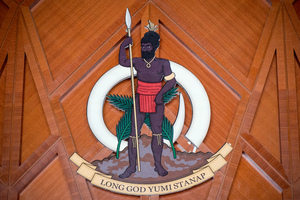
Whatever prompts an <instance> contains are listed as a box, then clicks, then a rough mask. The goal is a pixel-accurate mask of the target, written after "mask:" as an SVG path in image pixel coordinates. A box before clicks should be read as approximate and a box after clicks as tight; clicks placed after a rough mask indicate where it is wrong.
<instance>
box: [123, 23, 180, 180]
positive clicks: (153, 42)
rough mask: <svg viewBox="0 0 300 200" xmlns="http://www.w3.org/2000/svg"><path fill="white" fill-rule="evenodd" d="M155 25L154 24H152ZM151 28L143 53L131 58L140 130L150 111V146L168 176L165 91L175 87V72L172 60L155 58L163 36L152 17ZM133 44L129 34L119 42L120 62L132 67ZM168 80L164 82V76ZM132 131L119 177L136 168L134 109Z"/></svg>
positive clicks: (159, 170) (157, 166)
mask: <svg viewBox="0 0 300 200" xmlns="http://www.w3.org/2000/svg"><path fill="white" fill-rule="evenodd" d="M151 25H152V26H151ZM146 28H148V29H149V31H148V32H146V33H145V35H144V37H143V38H142V39H141V52H142V57H141V58H140V57H136V58H133V59H132V62H133V67H134V68H135V70H136V71H137V80H138V82H137V94H136V96H135V101H136V116H137V117H136V118H137V130H138V135H140V130H141V128H142V125H143V123H144V120H145V116H146V113H149V117H150V124H151V130H152V141H151V149H152V152H153V157H154V165H155V168H154V170H155V171H156V172H157V173H158V175H160V176H166V175H167V174H168V172H167V171H166V170H165V169H164V168H163V166H162V165H161V156H162V150H163V138H162V122H163V118H164V102H163V95H164V94H165V93H166V92H167V91H169V90H170V89H172V88H173V87H174V86H175V84H176V80H175V74H174V73H172V71H171V68H170V62H169V61H168V60H166V59H162V58H156V57H155V52H156V50H157V48H158V47H159V40H160V36H159V34H158V33H156V32H155V30H156V27H154V26H153V24H152V23H151V22H150V21H149V25H148V26H147V27H146ZM129 44H132V38H131V37H127V38H126V39H125V40H124V42H123V43H122V44H121V46H120V52H119V63H120V65H122V66H124V67H130V60H129V59H127V57H126V50H125V49H126V48H127V47H128V46H129ZM163 78H164V79H165V81H166V83H165V84H164V86H162V79H163ZM131 122H132V123H131V133H130V137H129V139H128V156H129V166H128V168H127V169H126V170H125V172H124V173H123V174H121V175H119V177H120V178H127V177H129V176H131V174H133V173H134V172H135V171H136V159H137V150H136V136H135V120H134V114H133V112H132V117H131Z"/></svg>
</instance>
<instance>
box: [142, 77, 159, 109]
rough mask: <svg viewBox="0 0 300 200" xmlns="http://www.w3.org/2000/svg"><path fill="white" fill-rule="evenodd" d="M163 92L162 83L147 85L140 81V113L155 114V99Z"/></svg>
mask: <svg viewBox="0 0 300 200" xmlns="http://www.w3.org/2000/svg"><path fill="white" fill-rule="evenodd" d="M160 90H161V82H159V83H145V82H142V81H139V80H138V87H137V93H138V94H139V97H140V111H141V112H145V113H155V107H156V103H155V101H154V100H155V97H156V95H157V93H158V92H159V91H160Z"/></svg>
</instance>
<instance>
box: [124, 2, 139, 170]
mask: <svg viewBox="0 0 300 200" xmlns="http://www.w3.org/2000/svg"><path fill="white" fill-rule="evenodd" d="M125 23H126V26H127V34H128V37H130V28H131V16H130V13H129V10H128V8H127V9H126V16H125ZM129 58H130V72H131V89H132V99H133V114H134V128H135V139H136V151H137V163H138V170H139V172H140V171H141V164H140V153H139V138H138V130H137V119H136V106H135V92H134V77H133V64H132V47H131V44H129Z"/></svg>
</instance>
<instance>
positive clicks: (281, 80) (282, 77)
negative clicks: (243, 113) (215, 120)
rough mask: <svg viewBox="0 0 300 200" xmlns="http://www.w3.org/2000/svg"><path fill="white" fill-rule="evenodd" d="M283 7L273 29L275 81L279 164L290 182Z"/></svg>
mask: <svg viewBox="0 0 300 200" xmlns="http://www.w3.org/2000/svg"><path fill="white" fill-rule="evenodd" d="M283 12H284V10H283V7H281V10H280V14H279V16H278V19H277V24H276V27H275V32H274V34H275V37H276V55H277V80H278V105H279V131H280V147H281V151H280V152H281V162H282V165H283V167H284V169H285V171H286V174H287V176H288V178H289V179H290V180H291V166H290V162H291V160H290V144H289V123H288V109H287V107H288V99H287V98H288V97H287V80H286V63H285V59H286V55H285V47H284V32H283V28H284V27H283Z"/></svg>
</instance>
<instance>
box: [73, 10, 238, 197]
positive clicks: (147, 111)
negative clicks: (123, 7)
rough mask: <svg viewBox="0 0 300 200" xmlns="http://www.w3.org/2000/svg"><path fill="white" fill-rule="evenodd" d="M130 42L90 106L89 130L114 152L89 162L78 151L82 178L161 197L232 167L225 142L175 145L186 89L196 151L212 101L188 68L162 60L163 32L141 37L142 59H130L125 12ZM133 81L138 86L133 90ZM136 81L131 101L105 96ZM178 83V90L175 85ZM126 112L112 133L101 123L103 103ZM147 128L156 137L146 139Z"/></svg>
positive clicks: (150, 31)
mask: <svg viewBox="0 0 300 200" xmlns="http://www.w3.org/2000/svg"><path fill="white" fill-rule="evenodd" d="M125 20H126V25H127V33H128V37H127V38H126V39H125V40H124V41H123V42H122V44H121V45H120V50H119V65H117V66H115V67H113V68H112V69H110V70H109V71H107V72H106V73H105V74H104V75H103V76H102V77H100V79H99V80H98V81H97V82H96V84H95V85H94V88H93V89H92V91H91V93H90V97H89V101H88V105H87V118H88V123H89V126H90V128H91V130H92V132H93V134H94V135H95V137H96V138H97V139H98V140H99V141H100V142H101V143H102V144H103V145H104V146H105V147H107V148H109V149H111V150H112V151H113V152H114V153H113V154H112V155H111V156H109V157H108V158H105V159H103V160H101V161H100V160H94V161H92V162H91V163H89V162H87V161H85V160H84V159H82V158H81V157H80V156H79V155H78V154H77V153H74V154H73V155H72V156H71V158H70V159H71V161H72V162H73V163H74V164H76V165H77V166H78V167H79V169H78V170H77V173H78V174H80V175H82V176H83V177H84V178H86V179H88V180H90V181H91V183H92V184H93V185H95V186H98V187H101V188H104V189H107V190H110V191H113V192H118V193H123V194H128V195H163V194H169V193H174V192H179V191H182V190H185V189H187V188H190V187H193V186H195V185H198V184H200V183H202V182H204V181H206V180H208V179H210V178H212V177H213V176H214V173H215V172H216V171H217V170H219V169H220V168H221V167H223V166H224V165H225V164H226V160H225V159H224V158H225V157H226V156H227V155H228V154H229V153H230V151H231V150H232V148H231V146H230V145H229V144H224V145H223V147H221V148H220V150H219V151H218V152H217V153H215V154H212V153H211V152H207V153H203V152H197V153H195V151H194V152H191V153H188V152H181V151H178V150H176V148H175V147H174V145H173V144H174V142H176V140H177V139H178V137H179V136H180V134H181V132H182V129H183V125H184V120H185V103H184V98H183V97H182V95H181V94H180V93H179V92H178V87H179V86H180V87H181V88H183V89H184V90H185V92H186V93H187V94H188V96H189V99H190V101H191V105H192V110H193V116H192V121H191V124H190V127H189V129H188V131H187V133H186V134H185V137H186V138H187V139H188V140H189V141H190V142H191V143H192V144H193V145H194V146H195V150H196V148H197V147H199V146H200V144H201V143H202V141H203V140H204V138H205V136H206V133H207V130H208V128H209V123H210V104H209V99H208V96H207V94H206V91H205V89H204V87H203V86H202V84H201V82H200V81H199V80H198V79H197V77H195V76H194V75H193V74H192V73H191V72H190V71H189V70H188V69H186V68H185V67H183V66H181V65H179V64H177V63H174V62H172V61H169V60H166V59H163V58H157V57H156V56H155V52H156V50H157V49H158V48H159V44H160V35H159V34H158V33H156V29H157V26H155V25H154V24H153V23H152V22H151V21H149V24H148V25H147V26H146V28H147V30H148V32H146V33H145V35H144V37H143V38H142V39H141V43H140V44H141V57H132V50H131V46H132V44H133V41H132V38H131V35H130V27H131V17H130V14H129V11H128V9H127V12H126V17H125ZM127 49H129V58H128V56H127V53H126V52H127ZM134 76H136V79H137V84H136V87H135V81H134ZM128 78H131V85H132V96H127V95H126V96H124V95H118V94H110V95H107V94H108V92H109V91H110V89H111V88H113V87H114V86H115V85H116V84H117V83H119V82H121V81H123V80H125V79H128ZM177 85H179V86H177ZM174 98H179V107H178V114H177V117H176V120H175V121H174V123H171V122H170V121H169V119H168V118H167V117H166V116H165V112H164V111H165V105H166V104H168V103H169V102H171V101H172V100H173V99H174ZM105 100H106V101H108V102H109V103H110V104H111V105H113V106H114V107H115V109H119V110H121V111H123V112H124V114H123V116H122V117H121V119H120V120H119V122H118V124H116V135H114V134H112V133H111V132H110V131H109V130H108V129H107V128H106V125H105V122H104V120H103V115H102V112H103V102H104V101H105ZM144 124H145V125H146V126H147V127H148V128H149V129H150V130H151V132H152V136H151V137H149V136H147V135H144V134H143V133H142V131H141V129H142V126H143V125H144Z"/></svg>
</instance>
